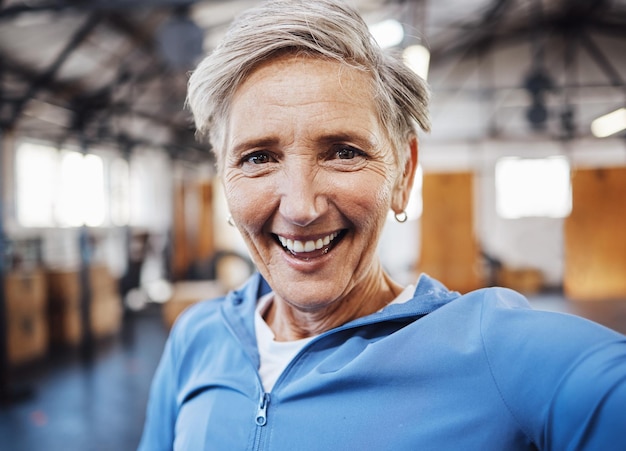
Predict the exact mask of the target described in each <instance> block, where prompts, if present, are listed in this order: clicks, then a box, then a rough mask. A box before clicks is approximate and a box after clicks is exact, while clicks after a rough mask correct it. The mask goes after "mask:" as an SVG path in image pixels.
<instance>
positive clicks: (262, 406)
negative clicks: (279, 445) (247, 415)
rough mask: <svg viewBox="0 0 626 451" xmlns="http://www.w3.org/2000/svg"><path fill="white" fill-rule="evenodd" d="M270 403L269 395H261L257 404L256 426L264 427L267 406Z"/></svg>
mask: <svg viewBox="0 0 626 451" xmlns="http://www.w3.org/2000/svg"><path fill="white" fill-rule="evenodd" d="M269 403H270V394H269V393H263V394H262V395H261V401H260V402H259V410H257V412H256V419H255V421H256V424H257V426H265V424H266V423H267V405H268V404H269Z"/></svg>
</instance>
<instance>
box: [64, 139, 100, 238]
mask: <svg viewBox="0 0 626 451" xmlns="http://www.w3.org/2000/svg"><path fill="white" fill-rule="evenodd" d="M60 176H61V178H60V183H59V191H58V194H59V195H58V198H57V204H56V211H55V216H56V220H57V223H58V224H59V225H60V226H65V227H79V226H82V225H87V226H90V227H96V226H99V225H102V224H103V222H104V218H105V215H104V212H105V194H104V168H103V163H102V159H101V158H100V157H98V156H97V155H83V154H81V153H79V152H73V151H62V152H61V167H60Z"/></svg>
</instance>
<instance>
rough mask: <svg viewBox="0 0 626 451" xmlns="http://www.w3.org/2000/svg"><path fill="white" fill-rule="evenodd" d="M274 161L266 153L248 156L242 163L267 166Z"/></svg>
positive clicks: (255, 153)
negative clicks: (266, 164)
mask: <svg viewBox="0 0 626 451" xmlns="http://www.w3.org/2000/svg"><path fill="white" fill-rule="evenodd" d="M270 161H272V159H271V157H270V156H269V155H268V154H267V153H265V152H254V153H252V154H249V155H246V156H245V157H244V158H243V159H242V163H250V164H254V165H259V164H265V163H269V162H270Z"/></svg>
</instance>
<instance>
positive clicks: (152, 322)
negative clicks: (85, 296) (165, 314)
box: [0, 312, 167, 451]
mask: <svg viewBox="0 0 626 451" xmlns="http://www.w3.org/2000/svg"><path fill="white" fill-rule="evenodd" d="M166 334H167V332H166V329H165V327H164V326H163V323H162V321H161V316H160V314H159V313H158V312H146V313H142V314H140V315H136V316H134V317H132V319H131V320H130V321H126V322H125V327H124V330H123V332H122V334H121V335H120V336H119V337H117V338H116V339H112V340H109V341H108V342H105V343H99V344H98V346H97V349H95V350H94V353H93V356H92V358H91V359H84V358H83V354H81V353H80V352H77V351H71V352H70V351H66V352H63V353H59V352H56V353H54V354H52V355H51V356H50V357H49V358H48V359H47V361H46V362H41V363H39V364H37V365H34V366H32V368H25V369H22V370H20V372H19V374H16V375H14V376H13V377H12V379H11V380H12V385H13V389H14V391H17V390H18V389H20V390H21V389H26V390H29V391H30V393H29V394H28V395H27V396H25V397H23V398H22V399H19V400H17V401H13V402H11V403H9V404H5V405H2V406H0V449H2V450H5V449H6V450H7V451H9V450H10V451H126V450H129V451H130V450H135V449H136V448H137V444H138V443H139V438H140V435H141V430H142V426H143V421H144V418H145V407H146V401H147V398H148V390H149V385H150V381H151V379H152V376H153V374H154V370H155V369H156V366H157V364H158V360H159V358H160V355H161V351H162V349H163V345H164V343H165V339H166ZM5 446H6V448H5Z"/></svg>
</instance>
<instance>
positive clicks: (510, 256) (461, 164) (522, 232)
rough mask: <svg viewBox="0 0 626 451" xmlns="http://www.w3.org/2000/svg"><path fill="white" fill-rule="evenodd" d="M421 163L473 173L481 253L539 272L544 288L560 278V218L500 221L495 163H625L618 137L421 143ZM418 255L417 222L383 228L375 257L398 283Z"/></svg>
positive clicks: (426, 167) (407, 276) (625, 152)
mask: <svg viewBox="0 0 626 451" xmlns="http://www.w3.org/2000/svg"><path fill="white" fill-rule="evenodd" d="M422 141H423V142H422V144H421V146H420V161H421V164H422V167H423V170H424V173H427V172H429V171H432V172H443V171H463V170H474V171H476V173H477V177H476V183H477V185H478V186H477V187H476V189H475V196H476V199H475V215H476V226H477V234H478V239H479V241H480V243H481V244H482V247H483V249H484V250H485V251H486V252H487V253H489V254H490V255H492V256H494V257H496V258H498V259H500V260H502V261H503V262H504V263H505V264H507V265H510V266H513V267H534V268H538V269H539V270H541V271H542V273H543V274H544V277H545V282H546V284H547V285H552V286H560V285H561V284H562V282H563V275H564V259H563V255H564V230H563V229H564V226H563V223H564V221H563V219H551V218H523V219H503V218H500V217H498V215H497V213H496V209H495V164H496V161H497V159H498V158H500V157H504V156H523V157H528V158H540V157H547V156H552V155H566V156H567V157H569V159H570V162H571V163H570V164H571V165H572V167H573V168H576V167H587V168H590V167H610V166H620V165H621V166H624V165H626V145H625V143H624V142H622V141H621V140H619V139H606V140H582V141H577V142H575V143H571V144H570V145H568V146H567V147H564V146H563V145H560V144H559V143H557V142H549V141H540V140H530V139H529V140H528V142H526V143H519V142H518V143H510V142H498V141H495V140H494V141H489V142H480V143H473V144H467V143H459V144H445V145H444V144H440V143H437V142H429V141H428V140H427V139H423V140H422ZM419 251H420V243H419V220H415V219H413V220H409V221H407V222H406V223H405V224H388V225H387V226H386V229H385V231H384V233H383V237H382V239H381V245H380V255H381V259H382V260H383V263H384V265H385V267H387V268H388V269H389V270H390V272H392V274H394V276H395V277H396V278H397V279H399V280H400V281H407V280H411V279H412V278H414V277H415V274H413V273H411V271H410V268H413V267H415V265H416V263H417V259H418V256H419Z"/></svg>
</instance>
